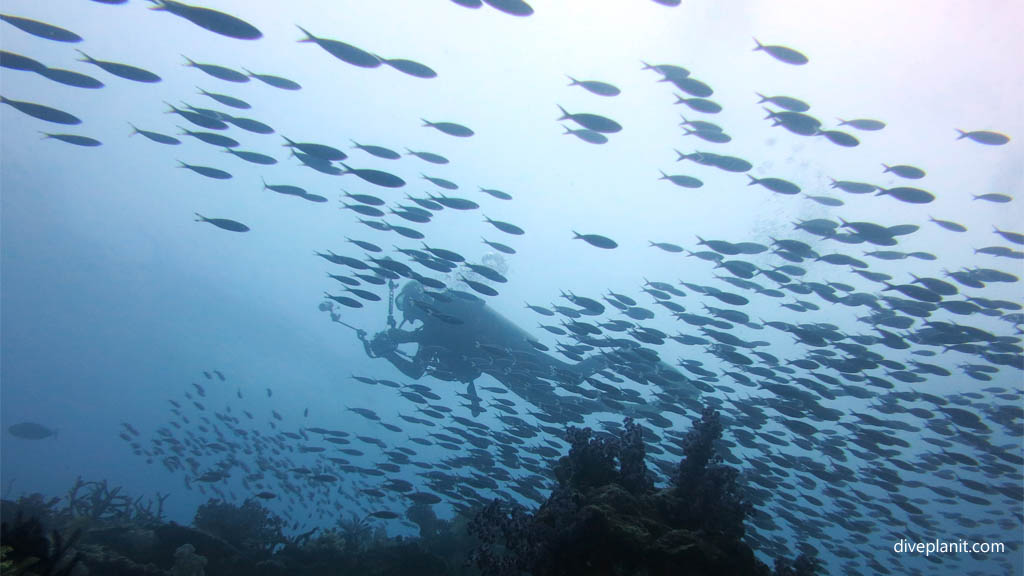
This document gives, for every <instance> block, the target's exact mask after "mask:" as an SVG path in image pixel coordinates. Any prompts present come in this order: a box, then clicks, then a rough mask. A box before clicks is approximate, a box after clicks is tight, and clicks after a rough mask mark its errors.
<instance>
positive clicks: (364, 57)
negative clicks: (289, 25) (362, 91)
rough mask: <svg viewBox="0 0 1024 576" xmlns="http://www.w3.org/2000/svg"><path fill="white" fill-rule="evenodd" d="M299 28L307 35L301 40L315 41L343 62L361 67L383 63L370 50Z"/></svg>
mask: <svg viewBox="0 0 1024 576" xmlns="http://www.w3.org/2000/svg"><path fill="white" fill-rule="evenodd" d="M297 28H298V29H299V30H301V31H302V33H303V34H305V35H306V37H305V38H303V39H302V40H299V42H313V43H315V44H316V45H317V46H320V47H321V48H323V49H324V50H326V51H327V53H328V54H330V55H331V56H334V57H335V58H337V59H338V60H341V61H342V62H345V63H347V64H351V65H353V66H358V67H360V68H377V67H378V66H380V65H381V60H380V58H378V57H377V56H374V55H373V54H370V53H369V52H367V51H365V50H363V49H361V48H356V47H355V46H352V45H351V44H346V43H344V42H341V41H338V40H331V39H329V38H317V37H316V36H313V35H312V34H311V33H309V31H307V30H306V29H305V28H303V27H302V26H297Z"/></svg>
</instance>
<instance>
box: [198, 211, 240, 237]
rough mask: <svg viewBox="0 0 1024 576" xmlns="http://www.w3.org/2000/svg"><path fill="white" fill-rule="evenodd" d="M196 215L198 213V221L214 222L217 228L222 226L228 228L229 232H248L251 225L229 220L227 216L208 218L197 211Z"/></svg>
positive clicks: (223, 228) (222, 228) (224, 228)
mask: <svg viewBox="0 0 1024 576" xmlns="http://www.w3.org/2000/svg"><path fill="white" fill-rule="evenodd" d="M195 215H196V222H208V223H210V224H213V225H214V226H216V227H217V228H220V229H221V230H227V231H229V232H248V231H249V227H248V226H246V225H245V224H242V223H241V222H236V221H234V220H228V219H227V218H207V217H206V216H203V215H202V214H200V213H198V212H196V213H195Z"/></svg>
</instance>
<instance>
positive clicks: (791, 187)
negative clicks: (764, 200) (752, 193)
mask: <svg viewBox="0 0 1024 576" xmlns="http://www.w3.org/2000/svg"><path fill="white" fill-rule="evenodd" d="M747 178H750V182H748V183H747V186H754V185H758V186H764V187H765V188H767V189H769V190H771V191H772V192H776V193H778V194H787V195H794V194H799V193H800V187H799V186H797V185H796V184H793V183H792V182H790V181H788V180H783V179H781V178H754V177H753V176H751V175H750V174H747Z"/></svg>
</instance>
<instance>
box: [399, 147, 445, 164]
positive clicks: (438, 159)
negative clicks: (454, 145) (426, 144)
mask: <svg viewBox="0 0 1024 576" xmlns="http://www.w3.org/2000/svg"><path fill="white" fill-rule="evenodd" d="M405 151H406V153H407V154H409V155H412V156H415V157H417V158H419V159H420V160H423V161H425V162H430V163H431V164H447V163H448V162H449V160H448V159H447V158H445V157H444V156H441V155H440V154H434V153H433V152H422V151H420V152H416V151H413V150H409V149H408V148H406V149H405Z"/></svg>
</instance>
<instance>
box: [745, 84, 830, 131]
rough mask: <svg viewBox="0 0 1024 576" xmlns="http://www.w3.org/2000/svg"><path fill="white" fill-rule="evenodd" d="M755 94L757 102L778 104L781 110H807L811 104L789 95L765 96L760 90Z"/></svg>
mask: <svg viewBox="0 0 1024 576" xmlns="http://www.w3.org/2000/svg"><path fill="white" fill-rule="evenodd" d="M755 94H757V97H758V98H760V100H758V101H757V103H758V104H764V103H765V102H767V103H769V104H772V105H774V106H778V107H779V108H782V109H783V110H789V111H790V112H807V111H808V110H810V109H811V106H810V105H809V104H807V103H806V102H804V101H803V100H800V99H797V98H793V97H790V96H765V95H764V94H761V93H760V92H755ZM840 125H843V124H842V121H840Z"/></svg>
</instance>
